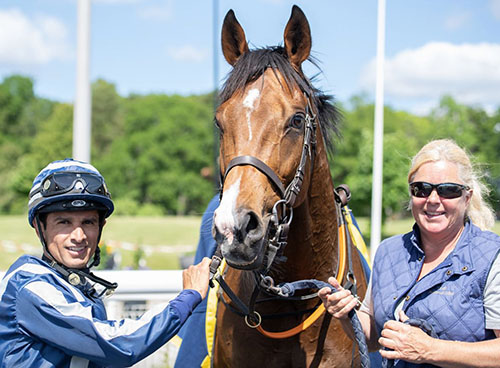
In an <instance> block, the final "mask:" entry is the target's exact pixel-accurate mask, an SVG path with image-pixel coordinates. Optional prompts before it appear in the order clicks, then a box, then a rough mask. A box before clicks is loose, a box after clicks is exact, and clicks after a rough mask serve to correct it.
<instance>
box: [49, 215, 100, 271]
mask: <svg viewBox="0 0 500 368" xmlns="http://www.w3.org/2000/svg"><path fill="white" fill-rule="evenodd" d="M44 236H45V240H46V242H47V247H48V249H49V251H50V254H51V255H52V256H53V257H54V259H55V260H56V261H57V262H59V263H62V264H63V265H65V266H66V267H69V268H84V267H86V266H87V263H88V262H89V260H90V259H91V257H92V256H93V255H94V253H95V250H96V248H97V241H98V237H99V213H98V212H97V211H95V210H92V211H66V212H52V213H49V214H48V215H47V221H46V227H45V231H44Z"/></svg>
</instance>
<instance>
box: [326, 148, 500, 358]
mask: <svg viewBox="0 0 500 368" xmlns="http://www.w3.org/2000/svg"><path fill="white" fill-rule="evenodd" d="M408 185H409V194H410V209H411V212H412V214H413V217H414V219H415V225H414V226H413V229H412V231H410V232H409V233H407V234H403V235H397V236H394V237H391V238H389V239H386V240H384V241H383V242H382V243H381V244H380V247H379V248H378V250H377V254H376V256H375V259H374V264H373V272H372V278H371V280H370V285H369V287H368V292H367V295H366V297H365V300H364V301H363V304H362V306H361V308H360V309H359V310H358V311H357V314H358V317H359V319H360V320H361V323H362V325H363V330H364V332H365V335H366V337H367V341H368V344H369V346H370V347H371V348H372V349H381V350H380V353H381V355H382V357H384V358H386V359H391V360H392V359H394V366H395V367H398V368H402V367H416V366H418V367H434V366H439V367H452V368H457V367H499V366H500V339H498V337H499V336H500V257H498V253H499V251H500V237H499V236H498V235H496V234H494V233H492V232H490V231H487V229H488V228H490V227H491V226H492V225H493V224H494V215H493V211H492V210H491V208H490V207H489V206H488V205H487V204H486V203H485V201H484V199H483V197H484V196H485V194H486V187H485V186H484V185H483V184H482V183H481V182H480V176H479V174H478V173H477V172H476V171H475V170H474V168H473V165H472V164H471V161H470V159H469V156H468V155H467V153H466V152H465V151H464V150H463V149H462V148H460V147H459V146H458V145H457V144H456V143H455V142H453V141H452V140H447V139H445V140H435V141H432V142H430V143H428V144H426V145H425V146H424V147H423V148H422V149H421V150H420V152H418V153H417V155H416V156H415V157H414V158H413V160H412V165H411V169H410V171H409V174H408ZM329 281H330V283H331V284H332V285H333V286H334V287H335V288H337V289H340V291H339V292H337V293H333V294H331V293H330V291H329V289H328V288H324V289H322V290H320V297H321V298H322V300H323V302H324V304H325V307H326V309H327V310H328V312H329V313H331V314H332V315H333V316H334V317H335V318H338V319H340V320H341V321H342V325H343V327H344V329H345V330H346V332H348V333H350V334H352V329H351V327H350V326H349V324H348V322H347V313H348V312H349V311H350V310H352V309H353V308H355V307H356V305H357V304H358V302H357V300H356V299H355V298H354V297H353V296H352V295H351V293H350V292H349V291H347V290H343V289H342V288H341V287H340V285H339V283H338V282H337V280H335V279H334V278H330V280H329ZM409 318H411V319H413V320H418V321H420V322H422V323H424V322H425V324H427V325H429V326H430V327H431V328H432V330H433V332H434V333H435V335H434V336H437V337H431V336H429V335H428V334H427V333H426V332H424V331H423V330H422V329H421V328H419V327H415V326H411V325H409V324H406V323H404V322H405V321H408V319H409Z"/></svg>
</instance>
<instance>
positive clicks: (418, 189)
mask: <svg viewBox="0 0 500 368" xmlns="http://www.w3.org/2000/svg"><path fill="white" fill-rule="evenodd" d="M434 189H436V191H437V194H438V195H439V196H440V197H441V198H446V199H452V198H458V197H461V196H462V193H463V191H464V190H469V189H470V188H469V187H468V186H466V185H462V184H456V183H441V184H431V183H427V182H425V181H415V182H413V183H410V193H411V195H412V196H414V197H418V198H427V197H428V196H430V195H431V193H432V191H433V190H434Z"/></svg>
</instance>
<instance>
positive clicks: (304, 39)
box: [283, 5, 311, 69]
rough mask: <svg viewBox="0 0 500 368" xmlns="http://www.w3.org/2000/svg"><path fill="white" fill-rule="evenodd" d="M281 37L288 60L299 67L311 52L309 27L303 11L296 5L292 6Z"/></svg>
mask: <svg viewBox="0 0 500 368" xmlns="http://www.w3.org/2000/svg"><path fill="white" fill-rule="evenodd" d="M283 38H284V40H285V50H286V53H287V54H288V58H289V59H290V62H291V63H292V65H293V66H294V67H295V68H296V69H300V65H301V64H302V62H303V61H304V60H306V59H307V58H308V57H309V54H310V52H311V29H310V28H309V22H308V21H307V18H306V16H305V15H304V12H303V11H302V10H301V9H300V8H299V7H298V6H297V5H294V6H293V8H292V15H290V19H289V20H288V23H287V25H286V28H285V34H284V37H283Z"/></svg>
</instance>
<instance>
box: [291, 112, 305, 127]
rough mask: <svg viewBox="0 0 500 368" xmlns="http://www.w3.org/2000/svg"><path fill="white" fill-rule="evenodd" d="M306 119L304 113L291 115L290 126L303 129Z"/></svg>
mask: <svg viewBox="0 0 500 368" xmlns="http://www.w3.org/2000/svg"><path fill="white" fill-rule="evenodd" d="M304 119H305V117H304V114H302V113H297V114H295V115H293V116H292V117H291V119H290V123H289V126H290V127H291V128H294V129H302V126H303V125H304Z"/></svg>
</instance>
